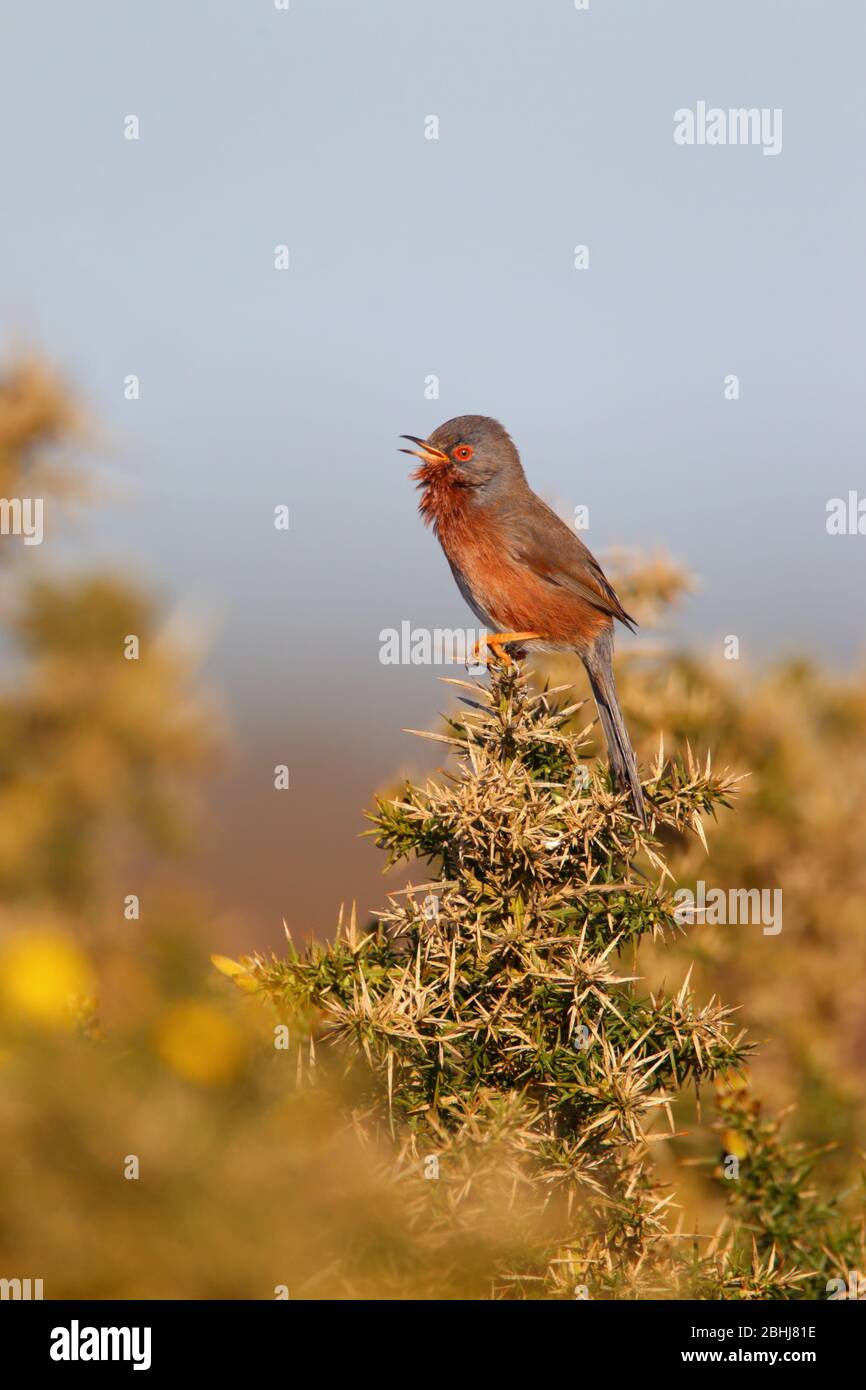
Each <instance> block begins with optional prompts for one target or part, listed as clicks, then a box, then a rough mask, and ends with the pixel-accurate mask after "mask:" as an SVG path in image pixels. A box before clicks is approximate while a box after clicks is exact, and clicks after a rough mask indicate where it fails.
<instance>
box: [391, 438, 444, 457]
mask: <svg viewBox="0 0 866 1390" xmlns="http://www.w3.org/2000/svg"><path fill="white" fill-rule="evenodd" d="M400 438H401V439H409V440H411V442H412V443H413V444H417V445H418V446H419V448H420V449H421V453H420V454H419V452H418V449H401V450H400V453H401V454H411V455H412V457H413V458H416V459H420V460H421V462H422V463H450V462H451V460H450V458H449V457H448V455H447V454H443V452H442V450H441V449H434V447H433V445H432V444H428V443H427V441H426V439H418V438H417V437H416V436H415V435H414V434H401V435H400Z"/></svg>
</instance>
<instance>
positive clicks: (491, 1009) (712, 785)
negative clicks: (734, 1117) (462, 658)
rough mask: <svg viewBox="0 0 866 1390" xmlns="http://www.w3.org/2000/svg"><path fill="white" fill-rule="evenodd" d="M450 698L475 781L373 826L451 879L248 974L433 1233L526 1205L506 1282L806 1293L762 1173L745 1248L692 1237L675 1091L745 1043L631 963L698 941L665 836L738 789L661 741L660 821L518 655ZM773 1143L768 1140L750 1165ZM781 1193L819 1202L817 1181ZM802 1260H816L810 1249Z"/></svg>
mask: <svg viewBox="0 0 866 1390" xmlns="http://www.w3.org/2000/svg"><path fill="white" fill-rule="evenodd" d="M452 684H455V685H457V686H458V687H460V688H461V690H462V692H463V693H462V704H463V706H464V709H465V713H464V714H462V715H461V716H460V717H459V718H458V717H454V718H452V719H450V720H449V721H448V727H447V730H446V732H444V733H442V734H432V735H426V737H432V738H436V739H438V740H439V741H440V742H441V743H443V744H445V745H446V746H447V747H448V748H449V749H450V751H451V752H452V753H453V754H454V755H455V758H456V770H455V771H453V772H450V773H449V774H448V775H446V776H445V777H444V778H443V779H442V780H440V781H436V782H431V783H430V784H428V785H427V786H425V787H418V786H412V785H408V786H406V788H405V790H404V791H403V793H402V795H401V796H399V797H398V798H395V799H383V800H380V801H379V802H378V804H377V807H376V810H375V812H374V813H373V815H372V817H371V818H372V821H373V826H374V828H373V830H372V832H370V833H371V834H373V835H374V837H375V839H376V843H377V844H378V845H379V846H380V847H381V848H382V849H384V850H385V851H386V853H387V854H388V856H389V859H390V860H391V861H397V860H405V859H419V860H422V861H427V862H428V863H429V864H430V865H431V866H432V869H433V875H432V877H431V878H430V880H429V881H428V882H426V883H423V884H420V885H415V886H413V887H410V888H408V889H406V890H405V891H404V892H402V893H401V894H397V895H393V896H392V899H391V906H390V909H389V910H388V911H387V912H386V913H383V914H382V915H381V920H380V922H379V923H378V925H376V926H374V927H372V928H371V929H370V930H368V931H366V932H363V933H362V932H359V930H358V928H357V925H356V924H355V923H354V921H353V922H351V923H350V924H349V927H348V929H347V930H346V931H343V932H341V933H340V934H339V935H338V937H337V940H336V941H335V942H334V943H333V944H330V945H327V946H321V945H314V946H311V947H310V948H309V950H308V951H307V952H306V953H305V954H304V955H303V956H301V955H299V954H298V953H297V952H295V951H294V950H292V952H291V953H290V955H289V957H288V958H287V959H285V960H277V959H272V960H269V961H265V960H263V959H261V958H258V957H257V958H254V959H253V960H251V961H248V962H246V963H245V970H244V973H243V975H242V976H240V977H238V982H239V983H244V984H246V986H247V987H250V986H252V987H253V988H258V989H260V990H263V991H264V992H265V993H266V995H268V996H269V997H270V998H271V999H272V1000H273V1001H274V1002H275V1003H276V1005H277V1007H278V1009H279V1011H280V1017H281V1018H282V1019H283V1020H284V1024H285V1026H287V1027H288V1029H289V1032H290V1034H291V1036H292V1037H294V1039H295V1044H296V1047H297V1050H298V1063H299V1066H301V1067H302V1068H309V1067H310V1066H311V1065H312V1069H313V1073H318V1074H320V1075H321V1074H322V1072H323V1071H324V1072H325V1073H327V1072H328V1071H329V1070H332V1069H333V1068H334V1067H335V1066H336V1067H338V1068H341V1069H344V1070H345V1069H349V1070H351V1072H352V1074H353V1075H354V1077H355V1081H356V1084H358V1085H359V1086H360V1087H361V1090H360V1093H359V1095H358V1097H357V1100H356V1108H355V1121H356V1124H358V1125H360V1126H362V1127H363V1128H365V1129H366V1130H367V1131H368V1132H369V1133H370V1134H371V1135H372V1134H376V1135H377V1137H378V1138H380V1139H381V1138H382V1137H383V1136H389V1137H390V1138H391V1139H392V1141H393V1144H394V1155H395V1157H394V1173H393V1176H394V1180H395V1182H396V1183H398V1184H402V1187H403V1189H404V1193H405V1198H406V1201H407V1203H408V1207H409V1211H410V1213H411V1216H412V1218H413V1219H415V1220H416V1221H417V1222H418V1223H423V1226H424V1228H425V1230H426V1231H427V1233H428V1237H429V1239H430V1240H431V1241H432V1242H434V1243H435V1242H437V1241H438V1242H439V1243H440V1244H441V1243H446V1244H449V1243H450V1244H452V1245H454V1243H455V1242H457V1245H456V1247H455V1249H459V1245H460V1240H461V1238H463V1239H465V1240H467V1241H468V1240H469V1239H470V1237H471V1234H472V1231H473V1228H474V1226H475V1225H476V1224H478V1223H479V1222H481V1221H482V1220H483V1219H484V1217H483V1214H484V1213H485V1212H487V1213H489V1211H490V1210H491V1207H492V1208H493V1209H496V1210H497V1211H499V1212H500V1221H501V1220H502V1219H503V1217H502V1215H501V1213H502V1212H505V1213H507V1216H506V1218H505V1219H506V1221H507V1232H508V1235H507V1238H505V1237H503V1230H504V1229H506V1228H503V1227H502V1226H501V1225H500V1236H501V1237H503V1240H502V1241H501V1242H500V1246H501V1245H502V1243H503V1241H504V1245H505V1248H504V1249H503V1248H500V1249H499V1250H498V1251H497V1254H496V1260H495V1262H494V1265H493V1267H490V1268H488V1269H486V1270H485V1271H484V1274H485V1277H486V1278H488V1279H489V1282H490V1286H491V1288H492V1289H493V1291H494V1292H496V1293H499V1294H509V1293H510V1294H521V1295H527V1294H528V1295H532V1294H535V1295H540V1296H546V1297H549V1296H556V1295H564V1296H575V1293H576V1294H577V1296H588V1297H607V1298H610V1297H613V1298H632V1297H671V1296H684V1295H686V1294H692V1295H694V1294H698V1295H700V1296H703V1297H716V1298H718V1297H740V1298H742V1297H772V1296H776V1297H783V1296H784V1297H791V1296H802V1295H803V1293H804V1292H805V1291H806V1289H807V1287H808V1281H809V1280H810V1279H814V1277H815V1265H814V1263H813V1265H812V1267H811V1268H807V1267H806V1266H805V1265H803V1264H802V1263H800V1262H799V1261H798V1260H797V1258H796V1256H797V1254H798V1251H799V1250H800V1248H801V1244H802V1242H800V1244H798V1236H800V1235H802V1227H801V1226H798V1227H797V1230H796V1231H795V1230H794V1228H793V1227H791V1226H789V1228H787V1229H783V1228H782V1226H779V1228H778V1230H776V1229H775V1227H776V1226H777V1225H778V1222H776V1214H777V1204H776V1203H774V1201H773V1200H772V1199H770V1200H768V1202H767V1203H766V1204H764V1205H762V1202H761V1198H762V1196H766V1195H768V1193H769V1188H768V1187H767V1185H766V1184H764V1187H763V1188H762V1191H761V1192H760V1193H758V1194H756V1193H755V1192H754V1191H752V1190H751V1188H749V1187H748V1185H747V1190H745V1191H743V1193H742V1196H741V1198H740V1199H739V1201H740V1206H741V1207H742V1208H744V1209H747V1210H748V1213H749V1215H750V1216H751V1217H752V1218H753V1219H752V1221H751V1223H750V1229H749V1231H748V1235H746V1225H745V1224H743V1225H742V1231H743V1234H742V1236H741V1238H740V1239H739V1240H737V1239H734V1238H733V1227H732V1228H731V1229H730V1230H729V1231H728V1234H727V1235H725V1230H724V1228H723V1229H722V1230H720V1231H719V1232H717V1233H716V1236H715V1239H714V1240H712V1241H707V1240H704V1241H701V1240H700V1239H694V1240H685V1239H684V1238H683V1233H682V1231H681V1230H679V1229H678V1228H677V1225H676V1221H675V1219H674V1218H673V1215H672V1204H673V1194H671V1193H669V1192H665V1191H662V1190H661V1189H660V1187H659V1186H658V1185H657V1182H656V1181H655V1178H654V1171H653V1163H652V1158H651V1150H652V1145H653V1143H654V1142H656V1141H657V1140H658V1139H659V1138H663V1137H665V1135H668V1134H670V1133H672V1132H674V1130H675V1120H674V1113H673V1107H674V1103H675V1101H676V1100H677V1097H678V1095H679V1093H681V1092H682V1091H683V1090H684V1089H685V1088H689V1087H691V1088H695V1089H697V1088H699V1087H700V1086H701V1084H702V1083H703V1082H708V1081H713V1080H715V1081H717V1083H718V1084H719V1086H724V1085H725V1082H724V1078H725V1077H727V1076H730V1075H731V1074H733V1075H736V1069H737V1068H740V1067H741V1066H742V1064H743V1063H744V1061H745V1059H746V1057H747V1055H748V1051H749V1048H748V1044H746V1042H745V1041H744V1038H743V1035H742V1032H741V1031H740V1030H739V1029H738V1028H735V1027H734V1025H733V1023H732V1019H731V1016H730V1013H731V1011H730V1010H729V1009H728V1008H726V1007H725V1006H723V1005H722V1004H721V1003H720V1002H718V1001H717V1000H715V999H709V1000H705V1001H703V1002H699V1001H697V1000H696V999H695V998H694V996H693V993H692V991H691V989H690V987H689V983H688V980H686V981H685V982H684V983H683V984H682V985H681V987H680V988H679V989H677V990H676V991H673V992H665V991H658V992H656V993H652V994H647V993H645V992H644V991H643V990H642V988H641V983H640V980H639V979H638V978H636V976H635V974H634V971H633V969H631V968H630V964H629V962H630V959H631V960H632V961H633V959H634V955H635V952H636V948H637V946H638V944H639V942H640V941H641V939H642V938H644V937H650V938H655V939H656V940H658V941H664V940H669V939H671V938H672V937H673V936H674V935H675V934H677V933H679V932H681V930H682V928H681V926H680V925H679V924H678V922H677V920H676V918H675V902H674V898H673V892H674V889H675V884H674V883H673V880H672V877H671V875H670V873H669V871H668V869H667V867H666V864H665V859H664V857H663V852H662V847H663V845H664V843H665V842H666V841H667V842H671V841H673V840H676V839H679V838H681V837H682V836H684V835H697V836H698V838H699V839H700V840H701V842H703V843H704V844H705V843H706V842H705V836H704V830H703V824H702V819H701V818H702V817H703V816H705V815H709V816H712V815H713V814H714V812H715V810H716V809H717V808H718V807H720V806H727V805H729V804H730V800H731V797H732V794H733V793H734V792H735V790H736V785H737V779H736V778H734V777H733V776H731V775H729V774H719V773H714V772H713V771H712V770H711V767H710V764H709V760H708V761H707V763H706V765H705V766H700V765H699V764H698V763H697V762H696V761H695V760H694V758H693V756H692V754H691V752H690V751H689V752H688V754H687V756H686V759H685V760H684V761H683V760H678V759H672V760H665V758H664V755H663V751H662V750H661V749H660V751H659V755H658V759H657V762H656V763H655V765H654V767H653V768H652V770H651V772H650V775H649V776H648V777H647V778H645V779H644V789H645V795H646V799H647V806H648V810H649V826H648V828H647V829H646V830H644V829H642V827H641V826H640V825H639V824H638V822H637V821H636V819H635V817H634V815H633V814H632V813H631V810H630V808H629V805H628V802H627V799H626V798H625V797H624V796H620V795H617V794H616V792H615V791H614V790H613V789H612V787H611V785H610V782H609V778H608V774H607V772H606V770H602V769H601V768H600V767H599V766H598V764H595V765H593V766H591V765H589V764H588V763H587V762H586V760H585V756H584V755H585V750H586V743H585V737H584V736H583V735H582V734H570V733H568V732H566V728H565V726H566V725H568V724H569V723H572V722H573V721H574V718H575V714H576V713H577V709H578V707H577V706H575V705H574V704H568V703H567V702H566V700H565V699H564V698H563V697H564V694H565V691H564V690H554V691H543V692H536V693H533V692H532V690H531V687H530V684H529V680H528V678H527V677H526V676H524V675H523V674H521V672H520V671H519V669H518V668H517V667H515V666H510V667H508V668H499V669H497V670H496V671H495V672H494V674H493V676H492V680H491V685H490V689H489V691H488V690H485V688H484V687H483V686H481V685H480V684H466V683H464V682H452ZM728 1089H729V1090H731V1088H730V1087H728ZM731 1094H739V1091H738V1090H731ZM741 1109H742V1107H741ZM737 1113H738V1115H739V1118H740V1121H741V1122H742V1123H745V1122H744V1120H743V1114H744V1113H745V1112H743V1113H741V1112H740V1111H738V1112H737ZM731 1127H732V1125H731ZM739 1132H740V1131H738V1134H739ZM769 1138H770V1137H769V1136H768V1135H767V1134H761V1135H757V1134H756V1133H755V1132H754V1126H753V1127H752V1132H750V1135H749V1139H748V1146H749V1150H750V1153H751V1156H752V1157H751V1162H752V1163H753V1164H754V1163H756V1161H757V1156H758V1155H759V1153H760V1152H761V1148H762V1145H763V1147H764V1149H766V1147H767V1144H768V1143H769ZM734 1158H735V1160H736V1162H737V1163H738V1164H739V1163H740V1162H742V1165H743V1167H745V1168H748V1165H749V1162H750V1160H749V1159H748V1158H746V1157H744V1158H743V1159H742V1160H740V1159H738V1158H737V1156H736V1154H734ZM770 1167H771V1168H772V1167H773V1165H772V1164H771V1165H770ZM775 1168H776V1171H777V1173H778V1172H780V1169H779V1165H778V1164H776V1165H775ZM778 1180H779V1182H780V1183H781V1186H782V1187H783V1188H787V1189H790V1191H791V1193H793V1195H792V1196H791V1197H790V1200H789V1205H793V1207H794V1208H795V1209H799V1207H800V1206H802V1201H801V1197H802V1194H800V1193H798V1192H797V1187H798V1178H797V1173H796V1172H795V1171H794V1170H793V1169H784V1171H782V1172H781V1175H780V1176H779V1179H778ZM733 1185H734V1186H736V1184H733ZM825 1215H828V1213H825ZM826 1224H827V1223H826V1222H825V1227H826ZM825 1234H826V1230H825ZM848 1235H850V1232H849V1233H848ZM783 1244H784V1245H785V1251H784V1253H785V1256H786V1259H784V1260H783V1259H782V1258H781V1246H782V1245H783ZM802 1249H803V1253H804V1254H807V1255H808V1256H809V1257H811V1258H812V1259H813V1260H814V1257H815V1253H816V1242H815V1241H814V1240H813V1241H812V1242H810V1243H809V1245H808V1246H803V1247H802ZM826 1264H827V1260H826V1257H825V1258H824V1260H823V1263H822V1265H821V1268H824V1267H825V1266H826Z"/></svg>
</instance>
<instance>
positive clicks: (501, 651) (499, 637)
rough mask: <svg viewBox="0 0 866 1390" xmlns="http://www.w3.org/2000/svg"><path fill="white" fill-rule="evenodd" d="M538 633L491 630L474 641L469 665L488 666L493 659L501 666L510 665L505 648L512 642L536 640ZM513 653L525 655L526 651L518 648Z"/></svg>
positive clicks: (511, 663)
mask: <svg viewBox="0 0 866 1390" xmlns="http://www.w3.org/2000/svg"><path fill="white" fill-rule="evenodd" d="M540 635H541V634H540V633H538V632H491V633H489V634H488V635H487V636H486V637H482V638H481V640H480V641H479V642H476V643H475V646H474V647H473V648H472V658H471V661H470V665H472V666H479V665H482V664H483V665H485V666H489V665H490V662H491V660H493V661H498V662H500V663H501V664H502V665H503V666H512V665H513V664H514V663H513V661H512V660H511V657H510V656H509V654H508V652H507V651H506V650H505V648H506V647H507V646H508V645H509V644H511V643H514V642H530V641H537V640H538V638H539V637H540ZM491 653H492V657H491ZM515 655H516V656H525V655H526V653H525V652H524V651H521V650H519V649H518V651H517V652H516V653H515Z"/></svg>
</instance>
